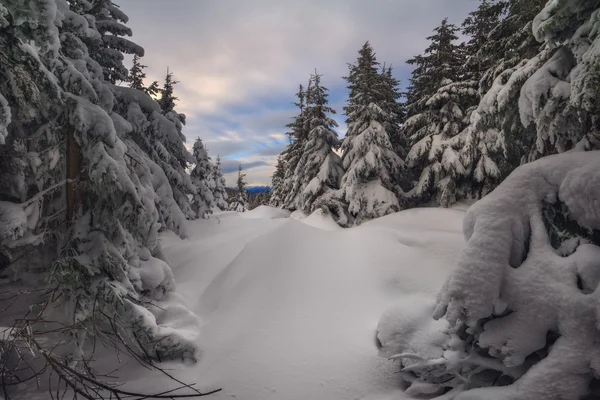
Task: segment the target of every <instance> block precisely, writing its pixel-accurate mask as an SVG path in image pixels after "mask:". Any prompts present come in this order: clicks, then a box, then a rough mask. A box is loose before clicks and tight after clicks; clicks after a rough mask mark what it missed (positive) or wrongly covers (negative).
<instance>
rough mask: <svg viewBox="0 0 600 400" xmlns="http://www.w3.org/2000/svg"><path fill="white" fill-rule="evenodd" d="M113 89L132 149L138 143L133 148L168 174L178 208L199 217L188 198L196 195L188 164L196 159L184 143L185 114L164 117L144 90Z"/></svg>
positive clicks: (187, 215)
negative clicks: (129, 129)
mask: <svg viewBox="0 0 600 400" xmlns="http://www.w3.org/2000/svg"><path fill="white" fill-rule="evenodd" d="M110 88H111V90H112V92H113V93H114V96H115V111H116V112H118V113H119V114H120V115H122V116H123V117H125V119H126V120H127V122H128V123H129V124H130V125H131V128H132V129H131V132H130V133H128V134H127V143H128V146H130V145H129V143H130V142H134V143H135V146H130V148H131V149H136V148H139V151H141V152H143V153H144V154H146V155H147V157H149V158H150V160H152V161H153V162H154V163H156V164H157V165H158V166H159V167H160V169H161V170H163V171H164V174H165V175H166V177H167V179H168V182H169V186H170V187H171V189H170V190H171V192H172V197H173V198H174V199H175V201H176V202H177V204H176V206H177V208H179V209H181V211H182V212H183V213H184V215H185V216H186V218H190V219H193V218H195V217H196V213H195V212H194V211H193V210H192V208H191V206H190V202H189V196H188V195H190V194H193V193H195V188H194V185H193V184H192V181H191V179H190V176H189V174H188V173H187V172H186V169H187V167H188V165H190V164H192V163H194V157H193V156H192V154H190V152H189V151H188V150H187V149H186V147H185V143H184V141H185V136H184V135H183V133H182V126H183V123H184V122H185V115H183V114H178V113H176V112H175V111H171V112H170V113H167V114H166V115H163V114H162V110H161V108H160V106H159V104H158V103H157V102H156V101H154V100H152V98H150V96H149V95H147V94H146V93H144V92H142V91H139V90H135V89H130V88H127V87H123V86H114V85H112V86H110ZM132 151H133V150H132ZM166 226H167V227H168V225H166ZM169 229H171V228H169Z"/></svg>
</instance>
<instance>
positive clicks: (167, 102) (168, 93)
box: [158, 68, 179, 114]
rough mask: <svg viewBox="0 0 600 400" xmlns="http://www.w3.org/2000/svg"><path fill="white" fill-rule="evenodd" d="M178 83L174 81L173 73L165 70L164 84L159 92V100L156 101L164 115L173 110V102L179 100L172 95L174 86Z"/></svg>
mask: <svg viewBox="0 0 600 400" xmlns="http://www.w3.org/2000/svg"><path fill="white" fill-rule="evenodd" d="M178 83H179V81H176V80H175V78H173V72H170V71H169V69H168V68H167V76H166V77H165V83H164V84H163V87H162V89H161V90H160V99H159V100H158V104H159V105H160V108H161V110H162V111H163V113H164V114H167V113H169V112H171V111H173V110H174V109H175V102H176V101H177V100H179V99H178V98H177V97H175V94H174V93H175V85H176V84H178Z"/></svg>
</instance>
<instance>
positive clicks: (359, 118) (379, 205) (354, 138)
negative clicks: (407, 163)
mask: <svg viewBox="0 0 600 400" xmlns="http://www.w3.org/2000/svg"><path fill="white" fill-rule="evenodd" d="M378 65H379V64H378V62H377V60H376V58H375V53H374V51H373V48H372V47H371V45H370V44H369V43H368V42H367V43H365V44H364V45H363V47H362V48H361V50H360V51H359V57H358V60H357V62H356V64H350V65H349V70H350V72H349V74H348V76H347V77H346V78H345V79H346V81H347V82H348V83H349V86H348V88H349V89H350V98H349V101H348V104H347V105H346V106H345V107H344V111H345V113H346V115H347V117H348V119H347V121H346V122H347V124H348V132H347V134H346V138H345V139H344V141H343V142H342V146H341V150H342V153H343V155H342V163H343V168H344V169H345V171H346V172H345V174H344V177H343V178H342V183H341V186H340V190H341V196H340V198H342V199H343V200H344V201H345V202H346V203H347V204H348V212H349V213H350V215H352V217H353V218H355V222H356V223H358V224H360V223H361V222H363V221H365V220H368V219H372V218H377V217H381V216H384V215H386V214H389V213H392V212H395V211H398V210H400V209H401V207H402V205H401V203H400V201H399V200H398V197H397V196H398V195H399V194H401V193H402V190H401V188H400V187H399V185H398V179H399V177H400V174H401V171H402V169H403V167H404V162H403V161H402V159H401V158H400V157H399V156H398V155H397V154H396V153H395V151H394V149H393V146H392V143H391V141H390V138H389V134H388V132H386V130H385V125H386V124H387V123H388V121H390V120H392V118H393V116H392V115H390V114H389V113H388V112H386V110H385V109H384V108H385V103H386V99H385V98H384V96H383V93H382V92H383V91H382V90H381V87H382V85H383V80H382V79H381V74H380V73H379V71H378Z"/></svg>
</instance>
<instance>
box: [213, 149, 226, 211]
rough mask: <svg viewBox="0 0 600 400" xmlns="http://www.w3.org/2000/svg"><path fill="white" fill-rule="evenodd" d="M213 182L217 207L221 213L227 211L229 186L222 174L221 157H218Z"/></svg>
mask: <svg viewBox="0 0 600 400" xmlns="http://www.w3.org/2000/svg"><path fill="white" fill-rule="evenodd" d="M212 180H213V182H214V189H213V197H214V199H215V206H216V207H218V208H219V209H220V210H221V211H225V210H227V207H228V204H227V200H228V195H227V190H226V189H227V185H226V184H225V177H224V176H223V173H222V172H221V157H219V156H217V162H216V164H215V166H214V168H213V178H212Z"/></svg>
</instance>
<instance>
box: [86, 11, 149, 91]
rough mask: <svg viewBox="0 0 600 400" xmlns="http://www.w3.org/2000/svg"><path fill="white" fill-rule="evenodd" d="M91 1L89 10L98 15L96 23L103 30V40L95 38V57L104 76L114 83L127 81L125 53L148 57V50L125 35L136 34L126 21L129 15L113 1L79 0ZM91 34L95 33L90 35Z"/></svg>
mask: <svg viewBox="0 0 600 400" xmlns="http://www.w3.org/2000/svg"><path fill="white" fill-rule="evenodd" d="M77 3H81V4H90V5H91V8H90V9H89V11H88V10H86V11H88V12H89V14H91V15H92V16H94V18H95V26H96V29H97V30H98V33H100V39H101V40H99V41H94V42H93V44H92V45H91V48H90V51H91V55H92V57H93V58H94V60H97V61H98V63H99V64H100V65H101V66H102V70H103V71H104V79H105V80H106V81H107V82H110V83H113V84H114V83H116V82H117V81H127V77H128V72H127V68H125V66H124V65H123V59H124V56H123V54H134V55H137V56H139V57H143V56H144V49H143V48H142V47H141V46H138V45H137V44H135V43H134V42H132V41H131V40H129V39H126V38H124V37H123V36H129V37H130V36H132V32H131V29H129V28H128V27H127V26H125V25H124V24H126V23H127V21H129V17H128V16H127V15H126V14H125V13H124V12H123V11H122V10H121V9H120V8H119V6H118V5H116V4H115V3H113V2H112V1H111V0H94V1H92V2H89V3H88V2H87V1H78V2H77ZM89 37H91V35H90V36H89Z"/></svg>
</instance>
